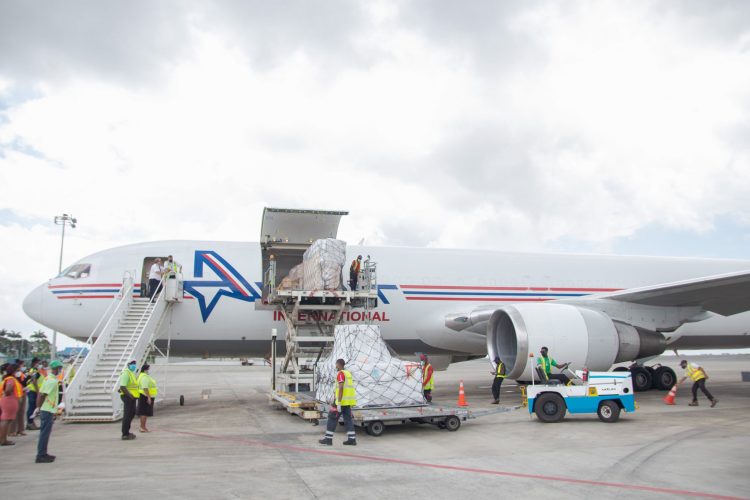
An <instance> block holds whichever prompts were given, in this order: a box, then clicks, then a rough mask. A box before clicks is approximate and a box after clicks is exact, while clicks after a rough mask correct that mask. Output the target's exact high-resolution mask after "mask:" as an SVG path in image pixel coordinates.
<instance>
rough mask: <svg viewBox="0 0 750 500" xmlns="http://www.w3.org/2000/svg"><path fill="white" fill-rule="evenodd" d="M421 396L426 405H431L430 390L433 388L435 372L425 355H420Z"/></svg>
mask: <svg viewBox="0 0 750 500" xmlns="http://www.w3.org/2000/svg"><path fill="white" fill-rule="evenodd" d="M419 359H420V360H421V361H422V394H424V398H425V400H427V402H428V403H432V390H433V389H434V388H435V370H433V368H432V365H431V364H430V360H429V359H428V358H427V355H425V354H422V355H421V356H420V357H419Z"/></svg>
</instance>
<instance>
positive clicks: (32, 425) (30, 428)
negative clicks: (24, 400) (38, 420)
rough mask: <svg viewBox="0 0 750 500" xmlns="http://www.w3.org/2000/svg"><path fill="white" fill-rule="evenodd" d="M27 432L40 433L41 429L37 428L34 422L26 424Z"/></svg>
mask: <svg viewBox="0 0 750 500" xmlns="http://www.w3.org/2000/svg"><path fill="white" fill-rule="evenodd" d="M26 430H27V431H38V430H39V427H37V426H36V424H35V423H34V422H30V423H28V424H26Z"/></svg>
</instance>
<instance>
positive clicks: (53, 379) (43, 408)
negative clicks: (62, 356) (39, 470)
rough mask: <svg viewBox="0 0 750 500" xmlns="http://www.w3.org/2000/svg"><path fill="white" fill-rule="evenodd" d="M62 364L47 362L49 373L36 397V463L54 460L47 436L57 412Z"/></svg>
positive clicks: (50, 431)
mask: <svg viewBox="0 0 750 500" xmlns="http://www.w3.org/2000/svg"><path fill="white" fill-rule="evenodd" d="M62 367H63V364H62V363H61V362H60V361H58V360H54V361H52V362H51V363H50V364H49V368H50V373H47V376H46V377H45V378H44V382H42V385H41V386H40V387H39V392H38V393H37V397H36V410H34V413H33V414H32V416H31V418H32V420H33V419H34V418H35V417H36V416H37V415H41V422H42V424H41V425H40V426H39V441H37V445H36V463H38V464H44V463H50V462H54V461H55V456H54V455H50V454H49V453H47V445H48V444H49V437H50V435H51V434H52V423H53V422H54V420H55V413H56V412H57V393H58V391H59V386H58V381H57V376H58V375H59V374H60V372H61V371H62Z"/></svg>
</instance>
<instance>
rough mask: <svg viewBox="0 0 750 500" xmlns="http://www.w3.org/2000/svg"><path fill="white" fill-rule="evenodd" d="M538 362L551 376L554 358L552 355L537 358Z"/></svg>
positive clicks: (546, 373) (545, 372)
mask: <svg viewBox="0 0 750 500" xmlns="http://www.w3.org/2000/svg"><path fill="white" fill-rule="evenodd" d="M536 364H537V365H541V367H542V371H543V372H544V374H545V375H546V376H547V378H549V375H550V372H551V371H552V358H550V357H546V358H544V357H539V358H536Z"/></svg>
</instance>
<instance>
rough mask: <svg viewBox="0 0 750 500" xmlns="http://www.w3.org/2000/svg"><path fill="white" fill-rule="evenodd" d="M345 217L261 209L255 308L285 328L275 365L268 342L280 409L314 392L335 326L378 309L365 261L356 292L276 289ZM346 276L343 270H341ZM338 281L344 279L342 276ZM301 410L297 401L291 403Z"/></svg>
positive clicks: (373, 271)
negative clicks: (270, 314) (267, 312)
mask: <svg viewBox="0 0 750 500" xmlns="http://www.w3.org/2000/svg"><path fill="white" fill-rule="evenodd" d="M344 215H347V212H333V211H322V210H292V209H275V208H266V209H265V210H264V212H263V223H262V228H261V254H262V260H263V276H264V278H263V279H264V283H263V284H264V286H263V297H262V300H261V301H260V303H256V307H257V308H259V309H261V308H262V309H271V310H274V311H275V314H276V317H277V318H279V317H280V318H282V319H283V320H284V323H285V326H286V336H285V338H284V339H283V346H284V358H283V360H281V362H280V363H279V364H277V363H276V351H277V342H276V338H275V337H274V338H273V339H272V341H273V342H272V358H273V361H272V364H273V368H274V370H273V378H272V384H271V385H272V387H271V398H272V399H275V400H276V401H279V402H281V403H282V404H285V405H288V404H289V402H290V399H289V398H290V394H289V393H290V392H294V393H295V394H297V396H296V397H299V395H300V394H303V393H306V392H308V393H309V392H312V391H314V390H315V369H316V366H317V364H318V362H319V361H321V360H322V359H324V358H326V357H327V356H328V354H329V353H330V351H331V348H332V347H333V339H334V329H335V327H336V325H339V324H341V323H343V322H349V321H351V319H352V316H353V315H352V314H351V311H352V309H355V308H360V309H364V312H362V313H358V315H357V317H359V318H365V317H367V314H368V312H369V309H372V308H375V307H376V306H377V299H378V292H377V278H376V264H375V263H374V262H372V261H371V260H370V259H369V256H368V259H367V260H365V262H364V265H363V266H362V269H361V272H360V275H359V282H358V286H357V288H356V290H350V289H347V288H345V287H343V286H342V287H341V288H340V289H337V290H305V289H289V288H280V287H279V286H277V284H278V283H279V280H280V279H281V278H283V277H284V276H286V275H287V274H288V273H289V271H290V270H291V268H292V267H294V266H295V265H297V264H300V263H301V262H302V260H303V259H302V256H303V254H304V252H305V250H307V248H308V247H309V246H310V245H311V244H312V243H313V242H314V241H315V240H318V239H322V238H336V235H337V233H338V226H339V222H340V219H341V217H342V216H344ZM345 268H346V269H345V270H346V271H347V275H348V266H345ZM342 281H343V276H342ZM291 404H292V405H293V407H294V408H295V409H299V410H300V411H302V410H304V406H305V405H304V404H303V403H300V402H299V401H297V402H295V403H291Z"/></svg>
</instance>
